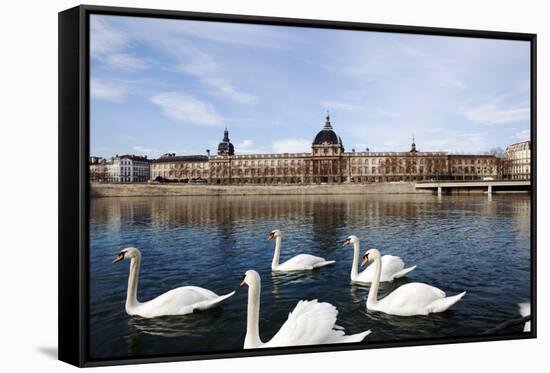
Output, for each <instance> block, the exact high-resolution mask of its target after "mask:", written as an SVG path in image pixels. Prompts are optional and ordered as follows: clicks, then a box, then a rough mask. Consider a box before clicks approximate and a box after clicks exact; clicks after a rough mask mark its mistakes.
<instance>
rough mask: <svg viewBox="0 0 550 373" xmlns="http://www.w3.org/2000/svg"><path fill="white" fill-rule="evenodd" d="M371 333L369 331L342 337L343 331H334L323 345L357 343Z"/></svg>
mask: <svg viewBox="0 0 550 373" xmlns="http://www.w3.org/2000/svg"><path fill="white" fill-rule="evenodd" d="M370 333H371V331H370V329H369V330H365V331H364V332H362V333H357V334H352V335H344V331H343V330H334V331H333V335H332V336H331V338H328V339H327V340H326V341H325V342H324V343H357V342H361V341H362V340H363V339H365V337H366V336H367V335H369V334H370Z"/></svg>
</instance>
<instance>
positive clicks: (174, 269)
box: [89, 195, 531, 359]
mask: <svg viewBox="0 0 550 373" xmlns="http://www.w3.org/2000/svg"><path fill="white" fill-rule="evenodd" d="M530 213H531V210H530V199H529V196H527V195H495V196H493V198H492V200H488V199H487V197H486V196H482V195H478V196H443V197H441V198H438V197H437V196H432V195H403V196H399V195H382V196H380V195H376V196H367V195H360V196H231V197H153V198H137V197H135V198H134V197H132V198H130V197H128V198H99V199H92V200H91V216H90V240H91V241H90V289H89V290H90V299H89V306H90V307H89V311H90V317H89V332H90V335H89V336H90V337H89V338H90V339H89V354H90V358H92V359H107V358H131V357H144V356H160V355H169V354H184V353H200V352H212V351H235V350H239V349H241V348H242V344H243V341H244V335H245V326H246V303H247V290H246V288H241V289H239V290H237V289H238V288H239V286H238V285H239V281H240V279H241V277H242V275H243V274H244V272H245V271H246V270H248V269H250V268H253V269H255V270H256V271H258V272H259V273H260V276H261V278H262V292H261V311H260V334H261V336H262V339H263V340H264V341H266V340H269V339H270V338H271V336H272V335H273V334H274V333H275V332H276V331H277V330H278V329H279V327H280V325H281V324H282V323H283V322H284V321H285V320H286V318H287V316H288V312H290V311H291V310H292V309H293V308H294V306H295V305H296V302H297V301H298V300H300V299H319V300H320V301H325V302H329V303H332V304H333V305H335V306H336V307H337V308H338V310H339V311H340V313H339V315H338V324H339V325H341V326H343V327H345V328H346V331H347V332H348V333H357V332H360V331H363V330H366V329H372V331H373V333H372V334H371V335H370V336H368V337H367V339H366V340H365V341H364V342H363V343H369V341H397V340H407V339H415V340H418V339H424V338H432V337H450V336H452V337H457V336H472V335H477V334H480V333H482V332H484V331H486V330H488V329H491V328H493V327H494V326H496V325H498V324H500V323H502V322H503V321H506V320H509V319H514V318H517V317H519V314H518V308H517V303H519V302H525V301H529V296H530ZM273 229H280V230H281V231H283V233H284V238H283V242H282V253H281V262H282V261H284V260H286V259H287V258H290V257H291V256H294V255H296V254H299V253H310V254H313V255H318V256H321V257H324V258H326V259H330V260H336V264H335V265H333V266H330V267H325V268H321V269H318V270H316V271H313V272H309V273H308V272H305V273H294V274H272V273H271V269H270V265H271V258H272V255H273V249H274V245H275V243H274V241H268V240H267V239H266V236H267V234H268V233H269V232H270V231H271V230H273ZM350 234H355V235H356V236H358V237H359V238H360V240H361V246H362V251H364V250H366V249H368V248H377V249H379V250H380V251H381V252H382V254H393V255H398V256H400V257H401V258H403V260H404V261H405V264H406V265H407V266H410V265H415V264H416V265H417V268H416V270H414V271H413V272H411V273H410V274H409V276H408V277H407V278H405V279H400V280H398V281H396V282H394V283H384V284H382V286H381V289H380V293H379V295H380V296H383V295H384V294H386V293H388V292H390V291H392V290H393V289H394V288H395V287H397V286H400V285H402V284H404V283H407V282H409V281H417V282H425V283H428V284H431V285H434V286H437V287H439V288H441V289H442V290H444V291H445V292H446V293H447V294H448V295H454V294H456V293H459V292H461V291H464V290H467V292H468V293H467V294H466V296H465V297H464V298H463V299H462V300H461V301H460V302H459V303H458V304H456V305H455V306H454V307H453V308H452V309H451V310H450V311H447V312H444V313H440V314H435V315H430V316H427V317H424V316H419V317H397V316H389V315H386V314H382V313H372V312H367V311H366V310H365V300H366V297H367V294H368V290H369V287H368V286H357V285H351V284H350V279H349V276H350V270H351V262H352V254H353V250H352V249H351V248H350V246H348V247H342V240H343V239H345V238H346V237H347V236H348V235H350ZM128 246H135V247H137V248H139V249H140V250H141V253H142V266H141V274H140V279H139V288H138V299H139V300H141V301H145V300H148V299H151V298H153V297H155V296H156V295H159V294H161V293H163V292H165V291H168V290H170V289H172V288H174V287H178V286H184V285H195V286H201V287H205V288H207V289H210V290H212V291H214V292H216V293H218V294H225V293H227V292H230V291H232V290H237V293H236V294H235V295H234V296H233V297H232V298H229V299H228V300H227V301H225V302H224V303H223V304H222V306H221V307H219V308H216V309H211V310H207V311H204V312H200V313H195V314H192V315H186V316H179V317H163V318H157V319H142V318H140V317H130V316H128V315H126V313H125V311H124V302H125V297H126V288H127V278H128V268H129V266H128V264H129V263H128V261H124V262H121V263H118V264H117V265H112V264H111V260H112V259H113V258H114V257H115V256H116V254H117V253H118V252H119V251H120V249H122V248H124V247H128ZM506 332H521V327H515V328H511V329H509V330H507V331H506Z"/></svg>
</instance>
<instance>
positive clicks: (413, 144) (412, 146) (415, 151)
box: [410, 135, 418, 153]
mask: <svg viewBox="0 0 550 373" xmlns="http://www.w3.org/2000/svg"><path fill="white" fill-rule="evenodd" d="M410 152H411V153H418V150H416V144H415V143H414V135H413V142H412V144H411V150H410Z"/></svg>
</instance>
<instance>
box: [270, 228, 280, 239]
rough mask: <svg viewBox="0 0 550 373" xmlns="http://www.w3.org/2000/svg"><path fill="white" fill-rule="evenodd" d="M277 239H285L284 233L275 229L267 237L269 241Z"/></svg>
mask: <svg viewBox="0 0 550 373" xmlns="http://www.w3.org/2000/svg"><path fill="white" fill-rule="evenodd" d="M275 237H283V233H282V232H281V231H280V230H278V229H275V230H273V231H271V232H269V234H268V235H267V239H268V240H272V239H274V238H275Z"/></svg>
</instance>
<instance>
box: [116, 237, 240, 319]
mask: <svg viewBox="0 0 550 373" xmlns="http://www.w3.org/2000/svg"><path fill="white" fill-rule="evenodd" d="M124 259H130V276H129V277H128V292H127V294H126V313H127V314H128V315H131V316H133V315H137V316H141V317H145V318H151V317H158V316H168V315H186V314H188V313H192V312H193V311H194V310H205V309H207V308H211V307H214V306H216V305H217V304H218V303H220V302H221V301H223V300H224V299H227V298H229V297H230V296H232V295H233V294H235V291H232V292H231V293H229V294H225V295H221V296H220V295H217V294H216V293H214V292H212V291H210V290H207V289H203V288H200V287H197V286H182V287H179V288H176V289H172V290H169V291H167V292H166V293H164V294H161V295H159V296H158V297H156V298H154V299H151V300H150V301H147V302H143V303H141V302H139V301H138V300H137V285H138V276H139V268H140V264H141V253H140V251H139V250H138V249H136V248H135V247H128V248H126V249H124V250H122V251H121V252H120V253H119V254H118V255H117V257H116V258H115V259H114V260H113V264H114V263H118V262H120V261H122V260H124Z"/></svg>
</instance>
